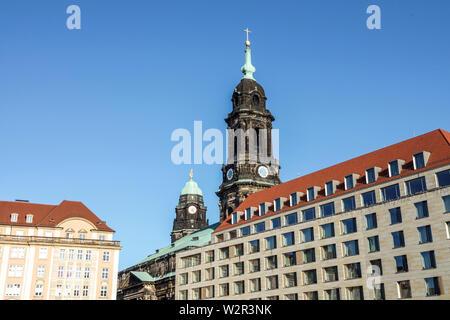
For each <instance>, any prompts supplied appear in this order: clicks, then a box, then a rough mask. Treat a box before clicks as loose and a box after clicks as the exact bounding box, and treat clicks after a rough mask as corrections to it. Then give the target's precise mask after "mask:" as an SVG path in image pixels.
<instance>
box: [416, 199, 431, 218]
mask: <svg viewBox="0 0 450 320" xmlns="http://www.w3.org/2000/svg"><path fill="white" fill-rule="evenodd" d="M414 206H415V207H416V218H417V219H422V218H426V217H428V216H429V214H428V204H427V202H426V201H421V202H416V203H414Z"/></svg>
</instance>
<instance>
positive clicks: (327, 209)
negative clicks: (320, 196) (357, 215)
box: [320, 202, 334, 217]
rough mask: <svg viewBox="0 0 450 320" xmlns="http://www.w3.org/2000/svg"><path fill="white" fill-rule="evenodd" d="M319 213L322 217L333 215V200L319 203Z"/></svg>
mask: <svg viewBox="0 0 450 320" xmlns="http://www.w3.org/2000/svg"><path fill="white" fill-rule="evenodd" d="M320 213H321V216H322V217H329V216H332V215H334V202H330V203H326V204H323V205H321V206H320Z"/></svg>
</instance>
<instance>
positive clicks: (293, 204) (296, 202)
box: [290, 193, 298, 207]
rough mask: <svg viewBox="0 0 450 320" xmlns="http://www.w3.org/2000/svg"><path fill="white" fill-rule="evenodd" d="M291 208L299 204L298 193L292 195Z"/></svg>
mask: <svg viewBox="0 0 450 320" xmlns="http://www.w3.org/2000/svg"><path fill="white" fill-rule="evenodd" d="M290 198H291V207H293V206H296V205H297V204H298V199H297V193H291V196H290Z"/></svg>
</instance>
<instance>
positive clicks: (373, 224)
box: [366, 213, 378, 230]
mask: <svg viewBox="0 0 450 320" xmlns="http://www.w3.org/2000/svg"><path fill="white" fill-rule="evenodd" d="M366 226H367V230H370V229H375V228H377V227H378V223H377V214H376V213H370V214H366Z"/></svg>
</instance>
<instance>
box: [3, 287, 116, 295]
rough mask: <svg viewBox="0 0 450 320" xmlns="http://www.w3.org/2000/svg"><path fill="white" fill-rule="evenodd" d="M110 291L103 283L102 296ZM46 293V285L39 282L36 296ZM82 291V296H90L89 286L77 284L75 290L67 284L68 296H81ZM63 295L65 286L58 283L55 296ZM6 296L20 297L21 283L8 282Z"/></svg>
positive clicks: (65, 292)
mask: <svg viewBox="0 0 450 320" xmlns="http://www.w3.org/2000/svg"><path fill="white" fill-rule="evenodd" d="M107 292H108V288H107V286H106V285H105V284H103V285H101V287H100V297H101V298H106V296H107ZM43 293H44V285H43V284H42V283H38V284H36V286H35V290H34V296H35V297H42V295H43ZM80 293H81V296H82V297H88V296H89V286H87V285H83V286H82V287H81V286H80V285H75V286H74V287H73V290H72V289H71V286H69V285H66V287H65V291H64V296H66V297H79V296H80ZM62 295H63V287H62V285H60V284H58V285H56V288H55V296H57V297H61V296H62ZM5 296H7V297H19V296H20V284H8V285H6V291H5Z"/></svg>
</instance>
